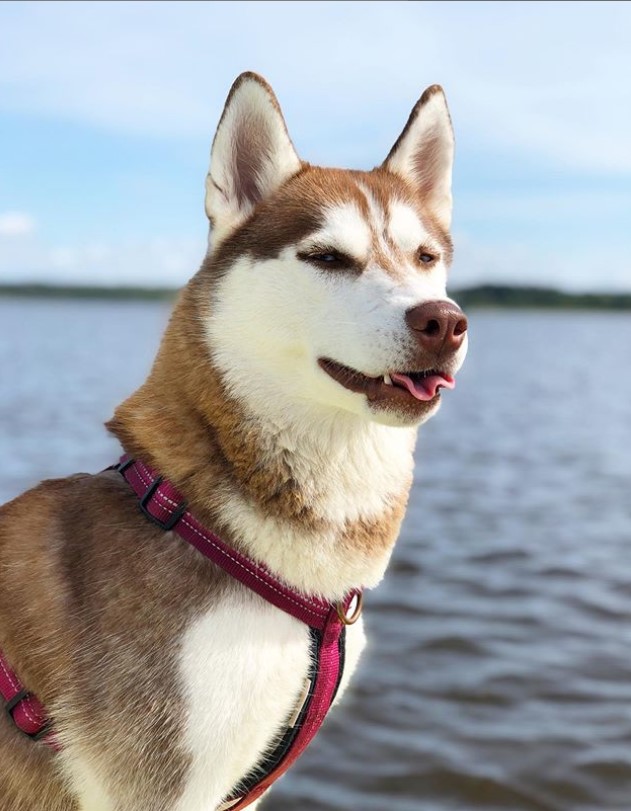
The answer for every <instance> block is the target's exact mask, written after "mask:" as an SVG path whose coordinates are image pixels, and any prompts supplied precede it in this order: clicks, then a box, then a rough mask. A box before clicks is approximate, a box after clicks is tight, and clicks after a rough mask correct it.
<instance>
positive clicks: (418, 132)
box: [383, 85, 454, 230]
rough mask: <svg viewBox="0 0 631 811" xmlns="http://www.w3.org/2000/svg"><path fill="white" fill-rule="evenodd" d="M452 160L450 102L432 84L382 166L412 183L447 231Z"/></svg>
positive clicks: (440, 88)
mask: <svg viewBox="0 0 631 811" xmlns="http://www.w3.org/2000/svg"><path fill="white" fill-rule="evenodd" d="M453 159H454V134H453V129H452V127H451V119H450V117H449V110H448V109H447V101H446V99H445V94H444V93H443V89H442V87H439V85H432V86H431V87H428V88H427V90H426V91H425V92H424V93H423V95H422V96H421V98H420V99H419V100H418V101H417V103H416V105H415V106H414V109H413V110H412V112H411V113H410V117H409V119H408V122H407V124H406V125H405V128H404V130H403V132H402V133H401V135H400V136H399V138H398V140H397V142H396V143H395V145H394V146H393V147H392V149H391V150H390V154H389V155H388V157H387V158H386V160H385V161H384V163H383V168H384V169H387V170H388V171H390V172H394V173H396V174H398V175H400V176H402V177H404V178H405V179H406V180H407V181H408V182H410V183H412V185H413V186H414V188H415V189H416V190H417V192H418V194H419V196H420V197H421V200H422V202H423V205H425V206H426V207H427V208H428V210H429V211H430V212H431V213H432V215H433V216H434V217H436V219H437V220H438V222H439V223H440V225H441V226H442V227H443V228H444V229H445V230H448V229H449V226H450V224H451V172H452V167H453Z"/></svg>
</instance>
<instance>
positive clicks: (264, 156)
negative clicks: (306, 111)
mask: <svg viewBox="0 0 631 811" xmlns="http://www.w3.org/2000/svg"><path fill="white" fill-rule="evenodd" d="M300 168H301V162H300V158H299V157H298V155H297V154H296V150H295V149H294V146H293V144H292V142H291V139H290V137H289V134H288V132H287V126H286V125H285V120H284V118H283V114H282V113H281V110H280V106H279V104H278V101H277V100H276V96H275V95H274V91H273V90H272V88H271V87H270V86H269V85H268V84H267V82H266V81H265V79H263V78H262V77H261V76H259V75H258V74H256V73H249V72H248V73H242V74H241V75H240V76H239V77H238V78H237V80H236V81H235V83H234V84H233V85H232V87H231V89H230V93H229V94H228V98H227V100H226V106H225V107H224V111H223V114H222V116H221V119H220V121H219V126H218V127H217V133H216V135H215V140H214V141H213V145H212V150H211V154H210V170H209V172H208V175H207V177H206V214H207V216H208V219H209V220H210V222H211V225H212V230H213V242H216V241H218V240H221V239H222V238H223V236H224V235H225V234H227V233H228V232H230V231H232V230H233V229H234V228H235V227H236V226H238V225H239V224H240V223H241V222H243V220H245V218H246V217H247V216H248V215H249V214H250V212H251V211H252V209H253V208H254V206H255V205H256V204H257V203H258V202H259V201H261V200H263V199H264V198H265V197H266V196H267V195H268V194H270V193H271V192H273V191H275V190H276V189H277V188H278V187H279V186H281V185H282V184H283V183H284V182H285V181H286V180H287V179H288V178H290V177H291V176H292V175H294V174H296V172H298V171H299V170H300Z"/></svg>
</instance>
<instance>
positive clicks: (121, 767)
mask: <svg viewBox="0 0 631 811" xmlns="http://www.w3.org/2000/svg"><path fill="white" fill-rule="evenodd" d="M235 89H236V86H235V88H233V91H232V92H234V90H235ZM272 100H273V102H274V103H276V102H275V100H274V99H273V95H272ZM422 102H423V99H421V102H419V104H422ZM413 115H414V113H413ZM357 181H360V182H361V183H362V184H364V185H365V186H366V187H368V188H369V189H370V191H371V193H372V195H373V196H374V198H375V200H376V201H377V203H378V204H379V205H382V206H384V207H385V206H386V203H387V202H388V201H389V200H390V199H392V197H393V196H396V197H397V198H398V199H400V200H403V201H405V202H407V203H408V204H409V205H412V206H413V207H414V208H415V210H417V211H418V213H419V216H420V217H421V218H422V220H423V222H424V223H425V225H426V227H428V229H429V230H430V231H431V233H432V234H433V235H434V236H435V238H436V239H437V240H439V242H440V244H441V245H443V248H444V250H445V252H446V253H447V254H449V252H450V246H451V243H450V240H449V237H448V235H447V234H445V233H444V232H443V231H442V230H441V229H440V228H439V226H438V225H437V223H436V222H433V221H432V219H431V217H428V214H427V212H426V211H424V209H423V201H422V199H421V198H420V197H419V195H418V194H417V193H416V192H415V190H414V189H413V188H412V187H411V186H410V185H408V184H407V183H406V182H405V181H404V180H402V179H401V178H399V177H397V176H395V175H393V174H391V173H390V172H388V171H387V170H386V169H384V168H377V169H375V170H373V172H370V173H366V172H351V173H345V172H342V171H338V170H330V169H320V168H316V167H311V166H309V165H308V164H304V165H303V168H302V170H301V171H300V172H299V173H298V174H297V175H296V176H294V177H293V178H291V180H290V181H289V182H288V183H286V184H285V185H284V186H283V187H281V188H280V189H279V190H278V191H277V192H276V193H274V194H272V195H271V196H270V197H269V198H268V199H267V200H266V201H264V202H262V203H261V204H260V205H258V206H257V207H256V208H255V210H254V211H253V213H252V214H251V215H250V217H249V218H248V219H247V220H246V222H245V223H244V224H243V225H242V226H241V227H240V228H239V229H238V230H237V232H236V233H235V234H234V235H233V236H232V237H231V238H229V239H227V240H226V242H225V243H224V244H222V245H220V246H219V248H218V250H217V252H216V253H215V254H214V255H212V256H210V257H208V258H207V259H206V260H205V261H204V263H203V265H202V268H201V270H200V271H199V273H198V274H197V275H196V276H195V277H194V278H193V279H192V281H191V282H190V283H189V285H187V287H186V288H185V290H184V291H183V293H182V294H181V296H180V298H179V300H178V302H177V304H176V306H175V309H174V313H173V315H172V318H171V321H170V323H169V326H168V329H167V331H166V333H165V336H164V339H163V342H162V344H161V347H160V350H159V353H158V356H157V358H156V361H155V364H154V366H153V368H152V370H151V373H150V375H149V377H148V379H147V381H146V382H145V383H144V384H143V386H141V387H140V389H139V390H138V391H137V392H136V393H135V394H133V395H132V396H131V397H130V398H129V399H128V400H127V401H125V402H124V403H123V404H122V405H121V406H120V407H119V408H118V409H117V410H116V413H115V416H114V418H113V419H112V420H111V421H110V422H109V423H108V428H109V430H110V431H111V432H112V433H113V434H115V436H117V437H118V438H119V440H120V441H121V444H122V445H123V448H124V449H125V450H126V451H127V452H129V453H131V454H132V455H134V456H138V457H140V458H142V459H143V460H144V461H145V462H146V463H148V464H149V465H151V466H153V467H155V468H157V469H158V470H159V471H160V472H162V473H163V474H164V475H165V476H167V477H168V478H169V479H171V480H172V481H173V482H174V484H175V485H176V486H177V487H178V489H180V491H181V492H182V493H183V495H184V497H185V498H186V499H187V501H188V502H189V505H190V508H191V509H192V510H193V511H194V512H195V513H196V514H197V516H198V517H199V518H200V519H201V520H202V521H203V522H204V523H205V524H206V525H207V526H209V527H210V528H212V529H213V530H215V531H216V532H217V533H218V534H220V535H222V536H223V537H224V540H226V541H228V542H231V543H233V544H237V540H236V539H235V538H232V537H231V536H230V534H229V532H228V531H227V528H226V527H224V526H222V525H221V524H220V522H219V519H218V509H219V505H220V504H221V503H222V500H223V499H225V497H226V496H227V495H229V494H232V493H239V494H241V495H243V496H244V497H245V498H247V500H248V501H250V502H251V503H254V504H256V505H257V506H258V507H259V508H260V509H261V511H262V513H263V514H264V515H268V516H274V517H277V518H280V519H283V520H285V521H287V522H290V523H293V524H295V525H297V526H300V527H303V528H304V529H305V530H306V531H309V530H310V531H330V530H331V529H334V530H335V531H336V532H337V535H338V541H339V543H340V545H342V546H343V547H345V548H347V549H348V550H349V551H351V552H352V553H353V554H358V555H363V556H364V557H369V556H371V555H382V554H383V552H384V550H386V549H388V548H390V547H391V545H392V544H393V543H394V540H395V538H396V535H397V534H398V530H399V526H400V522H401V519H402V516H403V511H404V508H405V504H406V501H407V491H408V488H407V486H406V487H405V488H404V489H403V490H402V491H401V493H399V494H398V495H397V496H396V497H394V498H393V499H392V501H391V503H390V504H389V505H388V506H387V508H386V509H385V510H384V513H383V515H381V516H379V517H378V518H376V519H374V520H370V521H368V520H358V521H356V522H349V523H347V524H346V525H345V526H337V527H336V526H333V525H331V524H329V522H328V520H327V519H326V518H324V517H323V516H322V515H321V514H318V513H317V512H316V510H315V509H314V507H313V504H312V503H311V502H310V499H309V498H308V497H307V495H306V494H305V493H303V492H302V491H301V488H300V486H299V484H298V482H297V481H296V479H295V477H294V475H293V472H292V466H291V459H290V458H287V457H286V456H283V455H280V454H279V455H277V456H275V457H273V458H272V459H270V458H269V457H267V458H266V459H265V462H264V463H263V462H262V442H263V440H262V437H261V434H260V429H259V427H258V425H257V424H256V423H255V422H254V421H253V420H251V419H249V418H248V417H247V415H246V414H245V412H244V410H243V409H242V408H241V406H240V404H239V403H238V402H236V401H235V400H233V399H231V398H230V397H229V395H228V394H227V392H226V391H225V389H224V387H223V384H222V382H221V379H220V377H219V375H218V373H217V371H216V370H215V368H214V367H213V365H212V362H211V357H210V353H209V350H208V348H207V345H206V340H205V336H204V334H203V327H202V322H203V319H204V318H205V316H207V314H208V308H209V307H210V306H212V305H211V301H212V295H213V290H214V287H215V284H216V281H217V279H218V278H219V277H220V276H221V274H222V273H225V272H226V270H227V268H228V267H229V266H230V264H231V263H232V262H233V261H234V259H235V258H236V257H238V256H240V255H242V254H243V253H248V254H250V255H251V256H252V257H253V258H255V259H266V258H270V257H273V256H277V255H278V254H279V253H280V251H282V250H283V248H285V247H286V246H288V245H291V244H294V243H295V242H296V241H297V240H299V239H301V238H302V237H304V236H305V235H306V234H308V233H309V232H311V231H313V230H314V229H316V228H317V227H318V226H319V225H320V223H321V221H322V209H323V206H326V205H331V204H336V203H343V202H346V201H348V200H352V201H353V202H355V203H356V204H357V206H358V207H359V209H360V211H366V206H367V204H366V200H365V197H364V195H363V194H362V193H361V191H360V189H359V188H358V186H357ZM252 193H253V192H252V190H251V189H248V188H245V187H244V188H242V189H241V190H240V194H241V195H242V196H243V198H244V199H249V198H250V197H251V195H252ZM378 259H381V260H383V259H384V258H383V257H378ZM384 261H385V260H384ZM388 263H389V264H388V269H389V270H390V272H396V268H395V267H393V265H392V264H391V263H390V260H388ZM0 519H1V520H0V562H1V563H0V648H1V649H2V650H3V651H4V652H5V653H6V655H7V657H8V658H9V660H10V661H11V663H12V664H13V665H14V667H15V668H16V670H17V671H18V672H19V674H20V676H21V678H22V680H23V681H24V682H25V684H26V685H27V686H28V687H29V689H31V690H34V691H35V692H36V693H37V694H38V695H39V696H40V698H41V699H42V700H43V702H44V703H45V704H46V705H47V707H48V708H49V709H50V710H51V711H52V713H53V717H54V722H55V725H56V727H57V729H58V730H59V731H60V733H61V735H62V737H63V736H64V735H68V738H69V739H70V738H72V737H74V736H78V744H76V745H78V746H79V747H80V748H83V749H84V750H88V749H89V750H90V751H91V752H93V753H96V755H97V760H98V758H99V756H100V754H101V753H104V752H106V751H107V753H108V754H107V759H104V760H103V763H104V764H108V766H107V767H108V768H109V769H110V772H111V776H112V777H113V779H114V783H113V785H114V786H117V785H120V786H122V785H125V786H127V789H126V791H127V792H132V793H127V794H124V793H123V794H121V795H120V797H114V800H115V804H116V803H118V805H117V807H120V808H123V807H125V802H126V801H132V802H136V803H140V802H141V799H142V798H141V797H140V796H139V795H138V796H135V795H133V791H134V789H133V788H132V787H133V786H135V785H136V784H137V781H136V780H135V779H134V778H135V775H138V774H143V776H144V779H145V784H144V786H143V792H146V791H147V790H148V791H149V792H150V795H151V796H152V797H153V798H154V799H155V802H156V805H155V807H156V808H162V807H163V806H166V805H167V803H168V801H169V800H171V799H172V798H173V797H175V796H176V795H177V793H178V791H179V789H180V786H181V780H182V776H183V774H184V773H185V770H186V767H187V757H186V755H185V754H184V753H183V751H182V750H181V749H180V748H179V742H180V735H181V730H182V724H183V721H184V716H183V713H184V710H183V704H182V700H181V697H180V696H179V694H178V682H177V679H176V671H175V660H174V657H175V656H176V653H177V640H178V638H179V636H180V634H181V633H182V630H183V628H184V627H185V625H186V624H187V622H188V621H189V620H190V618H191V617H192V616H193V614H194V613H198V612H200V611H201V610H203V608H204V607H208V606H209V605H210V604H211V603H212V602H213V601H215V600H219V599H221V597H222V595H223V594H224V593H225V591H226V590H228V589H241V588H242V587H241V586H240V585H239V584H237V583H235V582H234V581H232V580H230V579H229V578H228V577H227V576H225V575H224V574H223V573H221V572H220V571H218V570H217V569H216V567H214V566H213V565H212V564H211V563H210V562H209V561H207V560H206V559H205V558H203V557H202V556H201V555H199V554H198V553H197V552H196V551H195V550H193V549H192V548H191V547H189V546H188V545H186V544H184V543H182V542H181V540H180V539H179V538H178V537H177V536H173V535H165V534H164V533H163V532H162V531H161V530H159V529H158V528H156V527H154V526H153V525H152V524H150V523H149V522H148V521H147V520H146V519H145V518H144V517H143V516H142V515H141V514H140V512H139V511H138V509H137V505H136V501H135V496H134V495H133V494H132V493H131V491H130V490H129V488H128V486H127V485H126V484H125V483H124V482H123V480H122V479H121V478H120V476H119V475H118V474H116V473H113V472H109V473H103V474H99V475H97V476H88V475H81V476H74V477H70V478H68V479H65V480H58V481H49V482H44V483H43V484H41V485H40V486H39V487H36V488H34V489H33V490H31V491H30V492H28V493H26V494H25V495H24V496H22V497H20V498H18V499H16V500H15V501H13V502H11V503H10V504H7V505H5V506H4V507H2V508H1V509H0ZM251 599H253V600H254V599H259V598H257V597H255V596H254V595H253V596H252V597H251ZM147 741H151V746H146V745H145V744H146V742H147ZM67 743H68V741H67ZM55 757H56V756H55V755H53V754H52V753H51V752H50V751H49V750H47V749H45V748H44V747H43V746H42V745H36V744H33V743H32V742H31V741H29V740H27V739H25V738H24V737H23V736H22V735H21V733H19V732H17V731H16V730H15V728H14V727H13V726H12V725H11V724H10V722H9V721H8V719H7V718H5V717H2V718H0V759H1V760H2V762H3V767H2V770H1V771H0V797H2V802H3V803H4V805H2V806H0V811H40V809H41V811H77V809H76V805H75V803H74V802H73V800H72V799H71V797H70V795H69V794H68V793H67V792H66V790H65V789H64V788H63V784H62V782H61V780H60V779H59V778H58V777H57V776H56V774H55V772H54V764H55ZM139 790H140V789H139ZM145 796H146V795H145ZM161 803H162V804H161Z"/></svg>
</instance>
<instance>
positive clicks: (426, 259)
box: [418, 249, 437, 265]
mask: <svg viewBox="0 0 631 811" xmlns="http://www.w3.org/2000/svg"><path fill="white" fill-rule="evenodd" d="M418 258H419V261H420V262H421V263H422V264H423V265H432V264H433V263H434V262H435V261H436V258H437V257H436V256H435V255H434V254H433V253H429V251H425V250H422V249H421V250H420V251H419V255H418Z"/></svg>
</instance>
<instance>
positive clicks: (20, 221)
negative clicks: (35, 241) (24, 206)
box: [0, 211, 35, 237]
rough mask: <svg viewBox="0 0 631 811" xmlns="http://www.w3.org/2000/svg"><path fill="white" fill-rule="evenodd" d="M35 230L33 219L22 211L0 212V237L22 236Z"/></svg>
mask: <svg viewBox="0 0 631 811" xmlns="http://www.w3.org/2000/svg"><path fill="white" fill-rule="evenodd" d="M34 230H35V220H34V219H33V218H32V217H31V216H30V215H29V214H25V213H24V212H22V211H6V212H4V213H0V237H24V236H27V235H29V234H32V233H33V231H34Z"/></svg>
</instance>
